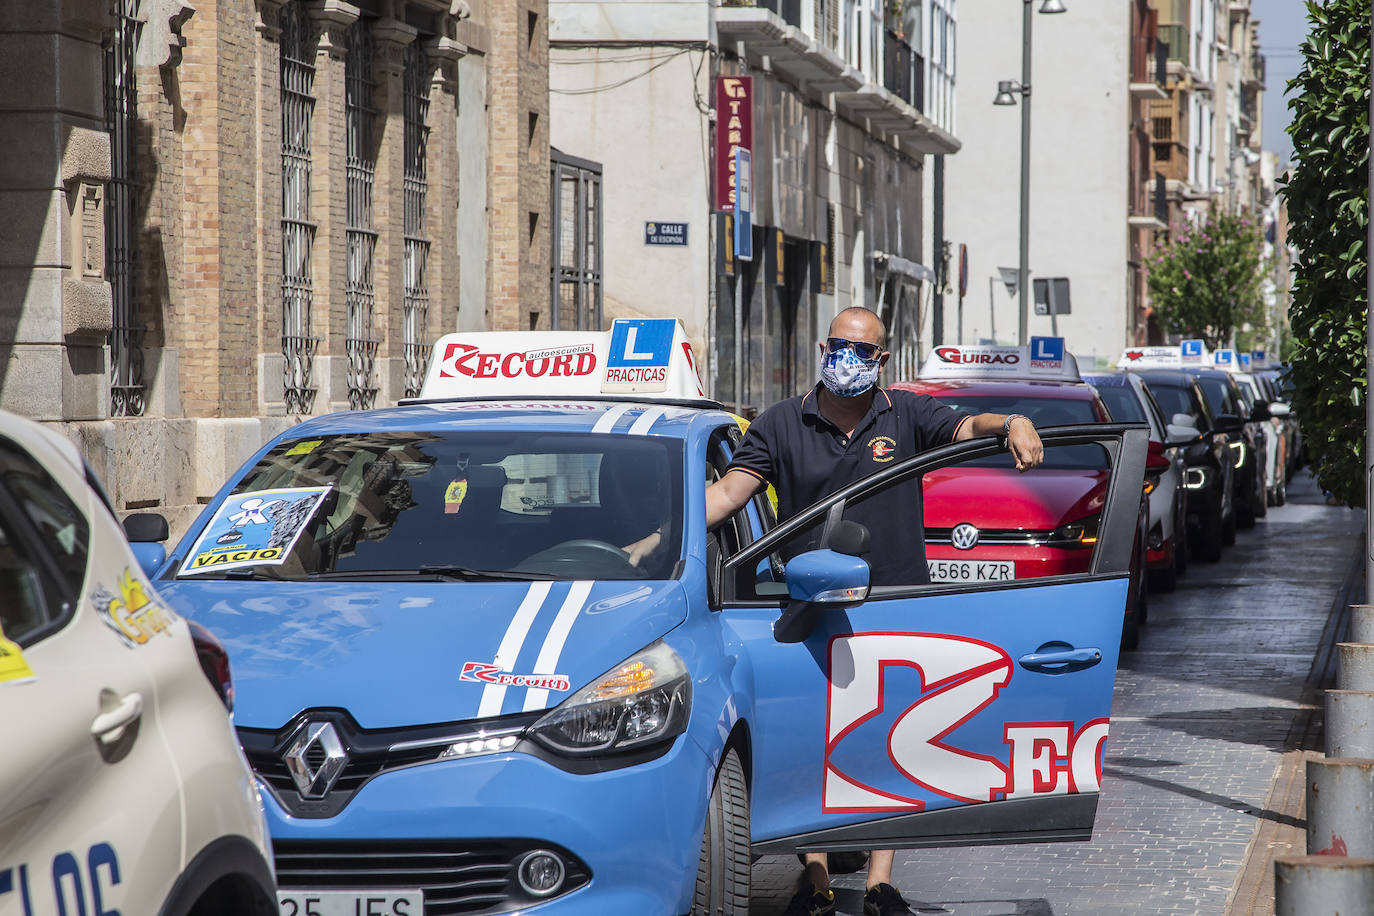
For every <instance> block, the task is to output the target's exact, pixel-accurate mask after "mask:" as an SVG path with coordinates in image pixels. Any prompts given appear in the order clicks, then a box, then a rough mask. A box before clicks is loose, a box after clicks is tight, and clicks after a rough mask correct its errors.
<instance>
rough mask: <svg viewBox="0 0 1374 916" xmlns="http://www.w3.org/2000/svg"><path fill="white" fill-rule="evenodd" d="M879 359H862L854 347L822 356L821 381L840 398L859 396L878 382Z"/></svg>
mask: <svg viewBox="0 0 1374 916" xmlns="http://www.w3.org/2000/svg"><path fill="white" fill-rule="evenodd" d="M879 368H880V367H879V364H878V360H876V359H860V358H859V355H858V354H857V353H855V352H854V348H853V347H845V348H844V349H842V350H839V351H838V352H835V353H826V354H825V355H824V356H822V357H821V382H822V383H823V384H824V385H825V387H826V389H827V390H828V391H829V392H830V393H831V394H833V395H835V396H836V397H839V398H853V397H858V396H859V395H861V394H863V393H864V392H865V391H868V390H869V389H870V388H872V387H873V386H874V385H876V384H877V382H878V369H879Z"/></svg>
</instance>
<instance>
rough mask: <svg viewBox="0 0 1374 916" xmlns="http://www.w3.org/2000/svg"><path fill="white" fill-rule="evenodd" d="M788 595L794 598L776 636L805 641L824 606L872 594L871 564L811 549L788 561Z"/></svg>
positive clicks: (844, 604) (839, 605)
mask: <svg viewBox="0 0 1374 916" xmlns="http://www.w3.org/2000/svg"><path fill="white" fill-rule="evenodd" d="M859 527H862V526H859ZM787 594H788V597H789V598H790V599H791V600H790V601H788V603H787V609H786V610H784V611H783V612H782V615H781V616H780V617H778V619H777V621H776V622H775V623H774V624H773V638H774V639H776V640H777V641H778V642H787V643H791V642H801V641H802V640H804V639H806V637H808V636H810V635H811V631H812V630H813V629H814V628H815V625H816V615H817V614H818V613H819V612H820V611H821V610H822V609H825V608H840V609H842V608H847V607H853V606H854V605H856V604H862V603H863V601H864V599H865V598H867V597H868V564H867V563H866V562H864V561H863V560H861V559H859V558H858V557H855V556H850V555H849V554H847V553H839V552H838V551H835V550H811V551H807V552H806V553H803V554H799V555H797V556H795V557H793V558H792V559H791V560H790V561H788V563H787Z"/></svg>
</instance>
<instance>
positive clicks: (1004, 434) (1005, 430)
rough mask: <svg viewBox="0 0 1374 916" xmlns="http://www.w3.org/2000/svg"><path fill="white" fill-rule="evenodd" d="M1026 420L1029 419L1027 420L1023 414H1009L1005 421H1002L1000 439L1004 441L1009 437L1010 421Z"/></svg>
mask: <svg viewBox="0 0 1374 916" xmlns="http://www.w3.org/2000/svg"><path fill="white" fill-rule="evenodd" d="M1026 419H1029V418H1028V417H1027V416H1026V415H1025V414H1023V413H1014V414H1009V415H1008V416H1007V418H1006V419H1005V420H1003V421H1002V438H1003V439H1005V438H1007V437H1008V436H1010V435H1011V421H1012V420H1026Z"/></svg>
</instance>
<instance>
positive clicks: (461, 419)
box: [136, 320, 1147, 916]
mask: <svg viewBox="0 0 1374 916" xmlns="http://www.w3.org/2000/svg"><path fill="white" fill-rule="evenodd" d="M740 437H741V422H740V421H739V420H738V418H736V417H735V416H733V415H731V414H730V413H728V412H726V411H725V410H723V409H722V408H721V407H720V405H718V404H716V403H714V402H711V401H709V400H707V399H705V398H704V397H703V396H702V389H701V385H700V382H699V380H698V375H697V372H696V368H695V364H694V362H693V355H692V351H691V347H690V345H689V344H688V342H687V340H686V337H685V335H684V333H683V331H682V328H681V326H680V325H679V324H678V323H677V322H676V321H672V320H669V321H618V322H616V323H615V324H614V326H613V327H612V329H611V330H610V331H608V332H604V333H603V332H591V333H588V332H543V333H497V332H488V333H475V334H454V335H448V336H446V337H444V338H442V339H441V340H440V341H439V342H438V343H437V345H436V347H435V349H434V355H433V357H432V359H431V364H430V366H429V368H428V374H427V377H426V381H425V385H424V388H423V391H422V394H421V397H419V398H417V399H415V400H413V401H410V402H403V403H402V405H401V406H398V407H395V408H388V409H381V410H373V411H366V412H349V413H339V414H334V415H330V416H325V417H320V418H316V419H311V420H308V421H307V422H304V423H302V424H300V425H299V426H296V427H295V428H293V429H291V430H289V431H288V432H287V433H284V434H283V435H281V436H279V437H278V438H276V439H274V440H273V441H271V442H269V443H268V444H267V445H266V446H265V447H264V448H263V449H262V450H261V451H260V452H258V453H257V454H256V455H254V456H253V457H252V458H251V459H249V460H248V461H247V462H246V463H245V464H244V466H243V467H242V468H241V469H240V470H239V471H237V472H236V473H235V474H234V475H233V477H232V478H231V479H230V480H229V481H228V482H227V483H226V484H225V485H224V487H223V489H222V490H221V491H220V492H219V493H218V494H217V495H216V496H215V498H214V499H213V500H212V502H211V503H210V504H209V505H208V506H206V508H205V510H204V512H203V513H202V514H201V515H200V517H199V518H198V519H197V521H196V522H195V523H194V524H193V525H192V526H191V528H190V530H189V532H188V533H187V535H186V536H185V538H183V539H182V541H181V542H180V543H179V544H177V545H176V546H175V547H174V548H173V549H172V550H171V552H170V555H164V554H163V552H162V550H161V548H160V547H159V546H158V545H156V544H139V545H136V546H137V547H138V548H139V550H140V552H141V554H142V556H143V557H144V562H145V563H146V564H147V565H148V566H149V567H156V569H157V576H158V579H159V581H158V589H159V592H160V594H161V595H162V596H163V597H164V598H165V599H166V600H167V601H169V602H170V603H171V604H172V605H173V606H175V608H176V609H177V610H178V611H179V612H181V613H183V614H185V615H186V616H187V617H190V618H192V619H194V620H196V621H197V622H199V623H201V624H203V625H205V626H207V627H208V628H210V629H211V630H212V631H213V632H214V633H216V634H217V635H218V636H219V637H220V639H221V640H222V641H223V643H224V645H225V646H226V647H227V648H228V650H229V653H230V657H231V660H232V665H233V669H234V675H235V684H236V688H237V701H236V708H235V723H236V726H237V729H238V734H239V737H240V740H241V742H242V744H243V747H244V750H245V752H246V755H247V758H248V760H249V761H250V763H251V764H252V767H253V769H254V771H255V773H256V775H257V778H258V780H259V782H260V786H261V789H262V794H263V797H264V801H265V804H266V808H267V816H268V822H269V827H270V830H271V834H272V840H273V844H274V847H275V856H276V867H277V877H278V880H279V884H280V892H279V902H280V904H281V912H282V913H283V914H284V916H297V914H306V913H311V914H322V916H331V914H336V913H338V914H343V913H347V914H350V916H351V914H354V913H359V912H361V913H369V914H385V916H421V914H424V916H440V914H454V913H464V914H472V913H509V912H515V911H521V912H523V911H526V910H534V911H538V912H540V913H548V914H550V916H555V914H596V916H602V914H606V913H670V914H681V913H708V912H710V913H715V912H726V913H729V912H737V913H743V912H745V911H746V909H747V905H748V896H749V887H748V881H749V866H750V863H751V861H752V857H753V856H756V855H759V854H766V853H780V852H791V851H807V850H861V849H868V848H870V847H872V846H875V845H876V846H879V847H882V848H886V847H920V846H945V845H953V844H983V843H1004V842H1017V841H1032V840H1035V841H1039V840H1075V839H1086V838H1087V837H1089V836H1090V834H1091V831H1092V824H1093V818H1094V814H1095V810H1096V805H1097V798H1098V790H1099V784H1100V780H1101V773H1102V754H1103V746H1104V742H1105V740H1106V738H1107V733H1108V727H1109V722H1108V717H1109V712H1110V704H1111V696H1112V687H1113V681H1114V679H1115V674H1116V665H1117V647H1118V646H1119V644H1120V641H1121V626H1122V616H1123V607H1124V603H1125V600H1126V590H1127V578H1128V573H1129V566H1130V557H1131V548H1132V537H1133V534H1134V531H1135V519H1136V513H1137V511H1138V504H1139V500H1140V490H1141V480H1142V475H1143V468H1144V463H1145V453H1146V448H1145V444H1146V437H1147V433H1146V431H1145V430H1144V429H1143V428H1133V427H1124V426H1107V425H1093V426H1084V427H1066V428H1062V429H1060V430H1058V431H1055V432H1052V433H1049V434H1047V435H1046V437H1045V442H1046V447H1047V449H1051V450H1053V449H1056V448H1074V449H1085V448H1086V449H1095V450H1099V451H1100V452H1101V453H1102V455H1103V456H1104V460H1105V461H1106V462H1107V463H1108V464H1109V465H1110V467H1111V468H1112V479H1111V482H1110V486H1109V487H1108V490H1107V493H1108V495H1107V497H1106V499H1105V500H1104V501H1103V502H1102V504H1101V505H1100V506H1099V507H1098V509H1099V511H1100V513H1101V515H1100V519H1099V532H1100V537H1099V541H1098V543H1097V545H1096V547H1095V552H1094V556H1093V561H1092V564H1091V568H1090V569H1089V570H1088V571H1087V572H1084V573H1081V574H1075V575H1063V576H1053V577H1048V578H1040V579H1022V580H1014V581H1008V582H995V583H976V584H975V583H967V584H962V583H937V584H918V583H917V579H918V578H924V577H917V576H915V575H913V583H912V584H910V585H883V586H881V587H879V586H874V587H872V588H870V587H869V581H868V566H867V564H866V563H865V561H864V559H863V555H864V553H865V552H866V549H867V546H868V545H869V544H870V543H871V540H872V538H877V537H881V536H882V532H880V531H869V530H867V529H864V528H863V527H862V526H860V525H858V524H857V523H856V522H854V521H852V520H850V519H848V518H846V515H847V514H848V513H849V512H850V510H853V509H855V508H856V507H861V506H862V505H863V504H864V503H866V502H868V501H869V500H878V501H880V502H879V503H877V505H882V506H884V507H885V508H886V509H887V510H888V512H889V513H890V515H891V518H892V520H893V524H917V525H919V524H921V522H920V506H919V499H920V492H921V487H920V485H919V478H920V477H921V475H922V474H924V473H926V472H929V471H934V470H938V469H943V468H948V467H951V466H956V465H958V464H960V463H961V462H966V461H970V460H973V459H977V458H979V457H984V456H988V455H992V454H999V453H1002V452H1003V446H1002V445H1001V443H1000V442H998V441H997V440H994V439H982V440H974V441H970V442H963V443H959V444H957V445H949V446H946V447H942V448H939V449H936V450H933V451H930V452H927V453H925V454H923V455H920V456H918V457H916V458H914V459H911V460H908V461H903V462H894V463H892V464H891V465H890V466H889V465H886V464H883V465H880V466H879V469H878V470H877V471H876V472H875V473H874V474H872V475H871V476H870V477H867V478H865V479H864V480H862V481H861V482H860V483H857V484H855V485H853V486H850V487H849V488H847V489H845V490H843V491H842V492H839V493H836V494H834V495H833V496H831V497H828V498H827V499H825V500H823V501H821V502H819V503H816V504H815V505H813V506H811V507H809V508H808V509H806V510H805V511H803V512H802V513H801V514H799V515H797V516H796V517H794V518H792V519H789V520H787V521H786V522H784V523H782V524H778V523H776V522H775V521H774V518H773V515H772V509H771V506H770V504H769V501H768V499H767V498H766V496H764V495H762V494H761V495H760V496H759V497H758V498H756V499H755V500H754V501H753V502H751V503H750V504H749V505H747V506H746V507H745V508H744V509H743V510H741V511H740V512H739V513H738V514H737V515H736V516H735V517H734V518H732V519H730V520H728V521H727V522H726V523H725V524H724V525H722V526H720V527H718V528H717V529H715V530H713V531H708V530H707V528H706V521H705V501H704V496H703V494H704V490H705V488H706V486H707V485H708V484H709V483H710V482H711V481H712V480H715V479H716V478H717V477H719V476H720V475H721V474H723V473H724V472H725V469H726V466H727V464H728V463H729V461H730V458H731V454H732V452H733V450H734V449H735V447H736V446H737V444H738V443H739V441H740ZM854 438H855V442H856V444H857V447H859V448H862V447H863V445H862V442H860V439H861V437H859V436H855V437H854ZM1032 475H1033V472H1032V474H1028V475H1027V477H1028V478H1030V477H1032ZM913 483H914V485H911V484H913ZM651 532H659V533H660V538H659V546H658V548H657V549H656V550H655V551H653V552H651V553H649V554H648V555H646V556H643V557H638V556H635V557H632V556H631V554H630V553H628V552H627V551H626V549H625V548H626V547H629V546H631V545H633V544H635V542H637V541H638V540H640V539H641V538H643V537H645V536H646V535H647V534H649V533H651ZM911 563H912V569H913V570H916V569H919V568H920V565H919V564H924V563H925V559H924V557H922V556H913V557H912V558H911Z"/></svg>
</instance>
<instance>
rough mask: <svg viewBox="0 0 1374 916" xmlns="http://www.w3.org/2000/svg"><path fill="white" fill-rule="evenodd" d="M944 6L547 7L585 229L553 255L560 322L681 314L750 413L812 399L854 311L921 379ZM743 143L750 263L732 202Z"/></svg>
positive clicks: (569, 1)
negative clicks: (826, 342)
mask: <svg viewBox="0 0 1374 916" xmlns="http://www.w3.org/2000/svg"><path fill="white" fill-rule="evenodd" d="M955 7H956V0H905V2H899V3H892V2H879V0H804V2H803V0H759V2H757V3H719V4H718V3H716V2H711V0H616V2H591V0H550V4H549V15H550V20H551V22H550V116H551V141H552V146H553V147H554V152H553V154H552V155H553V157H554V163H555V182H556V183H557V184H558V186H559V188H560V189H562V190H560V191H558V192H556V194H555V196H556V197H558V198H559V199H560V202H559V203H558V204H557V205H556V206H558V207H559V208H560V209H559V212H560V213H561V214H566V213H570V212H575V213H577V214H579V215H580V217H579V218H578V219H575V220H572V221H571V223H572V224H573V225H572V229H571V230H569V231H568V232H566V233H565V235H564V238H565V239H566V242H565V243H564V244H563V245H561V246H560V245H555V258H556V260H558V262H559V263H558V265H557V266H556V268H555V275H554V277H553V283H554V286H555V287H556V288H557V289H556V291H555V298H556V300H557V301H558V302H559V308H558V309H557V311H556V314H557V315H558V320H559V322H560V325H559V326H566V327H589V326H595V327H600V326H602V325H603V324H604V323H605V322H609V321H610V320H611V319H613V318H618V317H638V316H671V317H677V318H681V319H682V320H683V322H684V324H685V325H686V327H687V331H688V333H689V335H690V336H691V337H692V339H693V340H694V342H695V343H696V345H697V351H698V352H699V353H702V354H704V355H705V359H704V363H705V365H704V366H702V369H703V376H704V378H705V379H706V380H707V384H708V387H709V388H710V391H711V393H712V394H713V395H714V396H715V397H717V398H719V399H721V400H723V401H726V402H730V403H734V404H737V405H738V407H739V408H740V409H741V410H745V411H747V410H749V409H755V408H760V407H763V406H766V405H767V404H769V403H772V402H774V401H776V400H779V399H780V398H783V397H787V396H790V395H792V394H795V393H798V392H800V391H802V390H805V389H806V388H807V387H808V386H810V385H811V384H813V383H814V381H815V375H816V361H817V354H816V341H817V340H818V339H819V338H820V337H821V336H823V334H824V332H825V328H826V325H827V324H828V323H829V321H830V319H831V318H832V317H833V316H834V315H835V313H836V312H837V311H838V310H840V309H842V308H845V307H847V306H849V305H851V304H856V305H865V306H869V307H872V308H875V309H876V310H878V311H879V312H880V313H881V314H882V315H883V316H884V318H885V319H886V320H887V323H888V326H889V328H890V330H891V337H892V348H893V350H894V362H893V366H892V369H891V371H892V373H893V377H901V376H908V375H910V374H911V373H913V372H915V369H916V366H917V364H918V361H919V359H920V355H921V353H922V352H923V351H924V350H926V349H928V348H929V346H930V345H931V343H932V342H934V341H933V331H932V325H933V323H934V321H935V302H936V296H937V294H938V291H939V289H938V288H939V284H938V283H937V282H936V281H937V275H936V271H937V269H939V268H940V267H941V266H942V264H943V259H942V257H941V255H942V252H943V245H942V244H941V242H942V241H943V239H942V238H939V237H937V236H936V235H935V234H934V232H933V231H932V230H933V229H934V228H935V227H933V226H932V225H931V223H932V216H933V212H934V210H935V209H936V205H935V200H936V198H938V197H939V196H940V195H941V193H942V190H943V189H942V188H941V185H940V183H939V182H937V181H936V180H935V172H936V171H938V170H937V169H935V168H933V167H932V166H933V162H934V160H935V159H936V158H937V157H941V156H946V155H949V154H952V153H955V152H956V151H957V150H958V149H959V146H960V144H959V140H958V139H956V135H955V108H956V104H955V92H954V86H955V80H954V61H955V47H956V39H957V33H956V30H957V28H958V22H957V17H956V9H955ZM741 78H743V79H741ZM732 93H747V98H740V97H737V96H736V95H733V94H732ZM745 103H747V104H745ZM737 134H738V135H739V136H736V135H737ZM741 140H743V145H746V146H749V147H751V149H752V155H753V169H752V179H753V197H754V211H753V231H752V233H751V235H750V236H749V238H748V239H746V240H743V241H744V242H745V246H746V247H747V246H748V245H749V244H752V248H753V259H752V260H743V259H742V258H741V257H740V255H741V254H742V252H741V251H739V250H738V249H737V248H736V246H735V239H734V228H733V222H732V218H733V217H732V213H731V206H730V203H729V199H728V196H727V195H728V188H729V185H730V182H731V181H732V180H733V178H732V175H733V171H732V169H733V159H732V158H731V154H730V150H731V148H732V147H733V146H735V145H741ZM565 205H566V206H565ZM577 226H582V227H583V228H582V229H581V230H578V229H577V228H576V227H577ZM588 226H590V227H591V228H587V227H588ZM555 231H556V232H557V231H560V229H558V228H556V230H555ZM593 239H595V240H597V241H598V242H599V243H598V244H595V245H592V244H589V243H590V241H591V240H593ZM569 254H571V256H570V257H569V256H568V255H569ZM736 367H739V370H738V371H737V368H736Z"/></svg>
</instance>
